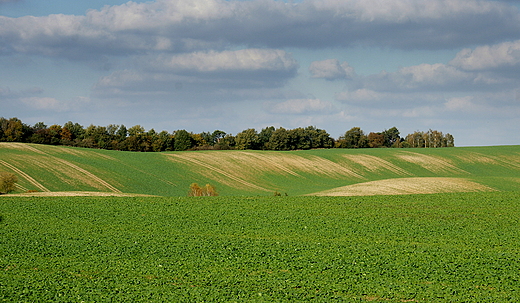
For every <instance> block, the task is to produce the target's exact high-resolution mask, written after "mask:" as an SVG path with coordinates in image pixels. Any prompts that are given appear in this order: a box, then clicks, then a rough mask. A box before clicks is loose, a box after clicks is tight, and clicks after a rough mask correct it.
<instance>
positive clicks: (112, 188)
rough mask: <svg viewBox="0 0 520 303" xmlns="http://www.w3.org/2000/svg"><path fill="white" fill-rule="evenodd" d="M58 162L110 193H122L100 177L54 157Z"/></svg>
mask: <svg viewBox="0 0 520 303" xmlns="http://www.w3.org/2000/svg"><path fill="white" fill-rule="evenodd" d="M54 158H55V159H56V160H57V161H58V162H61V163H63V164H65V165H67V166H69V167H72V168H73V169H75V170H77V171H80V172H82V173H84V174H85V175H87V176H89V177H90V178H92V179H94V180H96V181H97V182H99V183H100V184H102V185H103V186H105V187H106V188H108V189H110V190H111V191H112V192H115V193H121V192H122V191H120V190H119V189H117V188H115V187H114V186H112V185H111V184H110V183H108V182H106V181H105V180H103V179H101V178H100V177H98V176H96V175H94V174H93V173H91V172H89V171H88V170H86V169H83V168H81V167H79V166H77V165H75V164H72V163H70V162H69V161H66V160H63V159H60V158H57V157H54Z"/></svg>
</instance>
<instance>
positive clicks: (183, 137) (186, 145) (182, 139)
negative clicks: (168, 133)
mask: <svg viewBox="0 0 520 303" xmlns="http://www.w3.org/2000/svg"><path fill="white" fill-rule="evenodd" d="M192 147H193V142H192V137H191V134H190V133H189V132H187V131H186V130H184V129H181V130H178V131H175V134H174V149H175V150H177V151H183V150H188V149H190V148H192Z"/></svg>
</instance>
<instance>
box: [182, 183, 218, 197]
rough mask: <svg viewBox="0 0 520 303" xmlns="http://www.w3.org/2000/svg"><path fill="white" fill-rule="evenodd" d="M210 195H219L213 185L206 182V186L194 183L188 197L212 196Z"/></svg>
mask: <svg viewBox="0 0 520 303" xmlns="http://www.w3.org/2000/svg"><path fill="white" fill-rule="evenodd" d="M210 196H218V192H217V189H216V188H215V187H214V186H213V185H211V184H206V185H205V186H204V187H200V186H199V185H198V184H197V183H192V184H191V185H190V190H189V191H188V197H210Z"/></svg>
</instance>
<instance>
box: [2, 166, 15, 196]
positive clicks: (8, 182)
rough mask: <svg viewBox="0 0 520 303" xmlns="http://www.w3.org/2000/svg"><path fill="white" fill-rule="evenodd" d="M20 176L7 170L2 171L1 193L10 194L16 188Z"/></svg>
mask: <svg viewBox="0 0 520 303" xmlns="http://www.w3.org/2000/svg"><path fill="white" fill-rule="evenodd" d="M16 182H18V177H16V175H15V174H12V173H8V172H5V171H2V172H0V193H5V194H8V193H10V192H12V191H15V190H16Z"/></svg>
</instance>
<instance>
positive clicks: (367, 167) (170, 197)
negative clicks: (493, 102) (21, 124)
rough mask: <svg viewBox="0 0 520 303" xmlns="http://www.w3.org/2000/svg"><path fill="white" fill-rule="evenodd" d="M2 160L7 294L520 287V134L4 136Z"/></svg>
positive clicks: (428, 295)
mask: <svg viewBox="0 0 520 303" xmlns="http://www.w3.org/2000/svg"><path fill="white" fill-rule="evenodd" d="M0 171H7V172H12V173H15V174H16V175H17V176H18V178H19V182H18V190H17V191H16V192H15V193H14V194H11V195H2V196H0V302H302V301H313V302H331V301H332V302H334V301H337V302H365V301H372V302H518V301H520V280H519V278H520V271H519V268H520V240H519V236H518V235H520V191H519V188H520V146H500V147H467V148H442V149H359V150H347V149H331V150H309V151H291V152H273V151H270V152H263V151H197V152H164V153H132V152H118V151H107V150H94V149H81V148H71V147H56V146H45V145H35V144H20V143H0ZM193 182H197V183H199V184H201V185H203V184H206V183H210V184H212V185H215V186H216V187H217V189H218V190H219V192H220V195H221V196H220V197H200V198H197V197H191V198H189V197H186V194H187V191H188V188H189V185H190V184H191V183H193ZM32 191H37V192H36V193H34V192H32ZM275 191H277V192H280V193H282V195H283V196H282V197H274V196H273V193H274V192H275ZM285 193H287V195H288V196H285V195H284V194H285ZM74 195H80V196H82V197H75V196H74ZM96 195H99V196H101V195H104V196H102V197H96ZM146 195H150V196H146ZM108 196H115V197H108Z"/></svg>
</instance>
